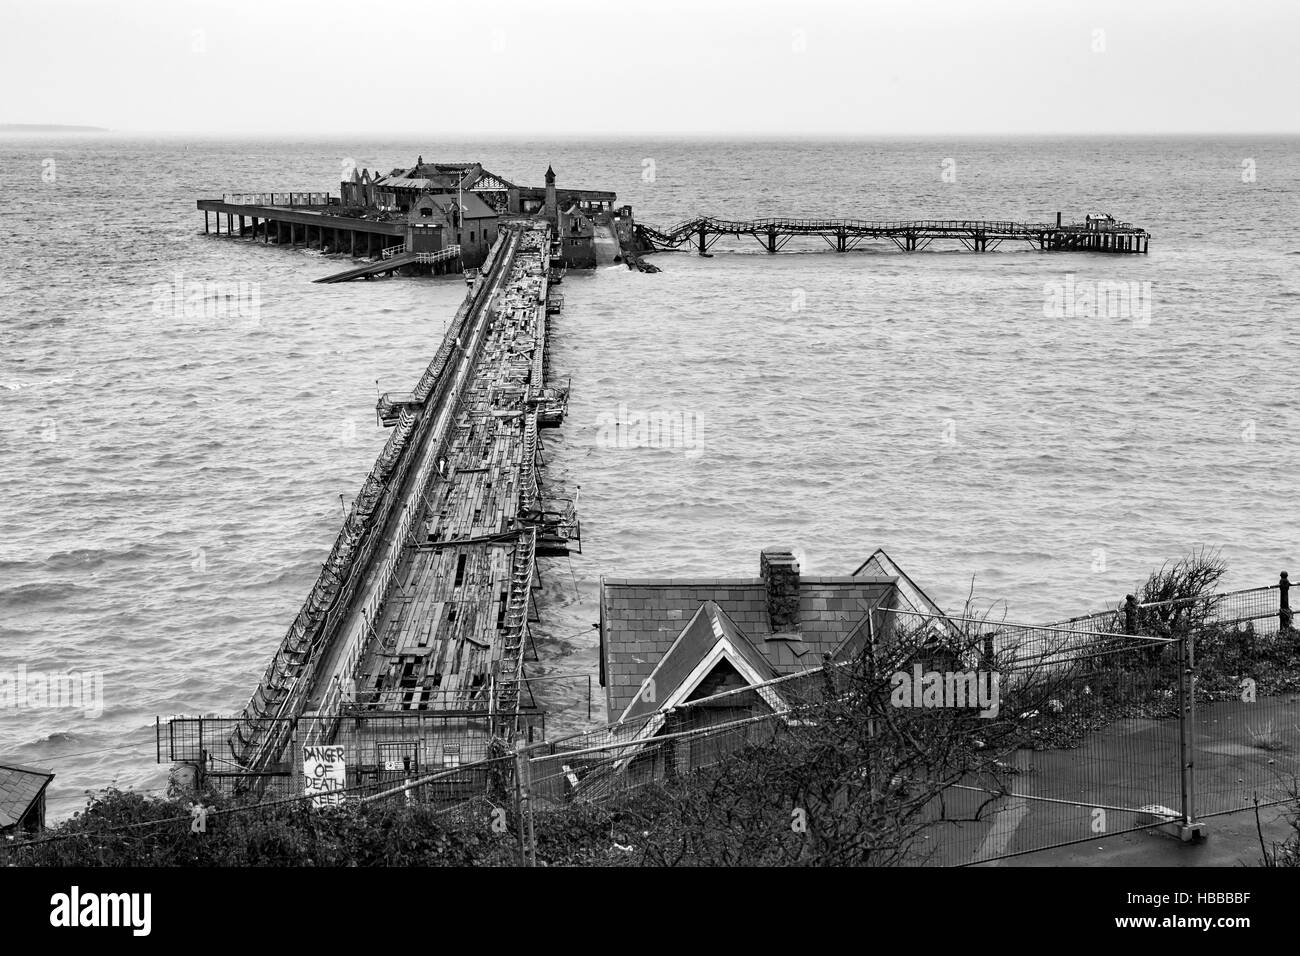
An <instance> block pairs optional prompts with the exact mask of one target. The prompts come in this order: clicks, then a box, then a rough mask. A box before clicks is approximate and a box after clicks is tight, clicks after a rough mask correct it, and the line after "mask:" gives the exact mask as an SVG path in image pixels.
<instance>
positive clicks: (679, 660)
mask: <svg viewBox="0 0 1300 956" xmlns="http://www.w3.org/2000/svg"><path fill="white" fill-rule="evenodd" d="M723 660H726V661H728V662H729V663H730V664H731V665H732V666H733V667H735V669H736V670H737V671H739V672H740V674H741V676H742V677H743V678H744V679H745V681H746V682H747V683H749V684H761V683H763V682H764V681H769V680H773V679H774V678H776V677H777V676H779V675H778V674H777V672H776V668H774V667H773V666H772V664H771V662H770V661H768V659H767V658H766V657H764V656H763V653H762V652H761V651H760V650H759V649H758V648H757V647H755V646H754V644H753V642H752V641H750V639H749V638H748V637H746V636H745V633H744V632H743V631H741V629H740V628H739V627H737V626H736V622H735V621H733V620H732V619H731V618H730V617H729V616H728V615H727V613H726V612H725V611H724V610H722V608H720V607H718V605H717V604H716V603H715V602H713V601H705V602H704V603H703V604H701V605H700V609H699V610H698V611H696V612H695V616H694V617H692V618H691V620H690V623H688V624H687V625H686V626H685V627H684V628H682V631H681V633H680V634H678V635H677V639H676V640H675V641H673V643H672V644H671V645H670V646H669V648H668V650H667V651H665V652H664V655H663V657H661V658H659V662H658V663H657V664H656V665H655V667H654V670H653V671H651V672H650V676H649V677H648V678H646V681H645V682H644V683H643V684H642V685H641V686H640V687H638V688H637V693H636V696H635V697H633V699H632V702H631V703H629V704H628V705H627V709H626V710H624V711H623V713H622V715H621V716H620V717H619V720H620V722H621V721H624V720H630V719H633V718H636V717H643V716H646V715H649V714H652V713H654V712H655V711H656V710H659V709H661V708H663V707H671V706H673V705H675V704H676V703H678V702H679V701H681V700H685V699H687V697H688V696H689V695H690V694H691V692H692V691H694V690H695V688H696V687H698V686H699V685H700V682H701V681H703V680H704V679H705V678H706V677H708V676H709V674H710V673H712V671H713V669H714V667H716V666H718V664H719V663H720V662H721V661H723ZM647 688H653V689H654V693H653V694H651V693H648V692H647Z"/></svg>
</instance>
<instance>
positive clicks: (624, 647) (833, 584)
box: [600, 575, 894, 717]
mask: <svg viewBox="0 0 1300 956" xmlns="http://www.w3.org/2000/svg"><path fill="white" fill-rule="evenodd" d="M601 585H602V586H601V608H600V616H601V638H602V645H603V660H602V662H601V663H602V674H603V676H604V683H605V693H606V697H607V700H608V704H609V714H610V716H611V717H613V716H615V715H618V714H622V713H623V712H624V711H626V710H627V708H628V705H629V704H630V703H632V701H633V699H634V698H635V697H636V696H637V694H638V693H639V690H640V688H641V686H642V684H643V683H644V681H645V679H646V678H647V677H649V676H650V675H651V673H652V672H653V671H654V669H655V667H656V666H657V665H658V664H659V662H660V660H661V659H662V658H663V657H664V655H665V654H666V653H667V652H668V650H669V648H671V647H672V645H673V644H674V643H675V642H676V640H677V638H678V637H679V636H680V635H681V634H682V633H683V629H684V627H685V626H686V624H688V623H689V622H690V621H691V619H692V618H693V617H694V616H695V615H696V614H697V612H698V611H699V610H700V607H701V605H703V604H705V603H706V602H712V603H714V604H716V605H717V607H718V608H719V610H720V611H721V612H722V613H724V614H725V615H726V616H727V618H728V619H729V620H730V621H732V622H733V623H734V624H735V626H736V628H737V629H738V631H740V632H741V633H743V634H744V635H745V636H746V637H747V639H748V641H749V642H750V643H751V645H752V646H753V647H754V648H755V649H756V650H757V651H758V652H759V653H760V654H762V656H763V658H764V659H765V660H766V661H767V663H768V664H769V665H770V666H771V668H772V670H773V671H774V672H775V674H776V675H777V676H781V675H785V674H793V673H797V672H799V671H803V670H812V669H813V668H815V667H819V666H820V665H821V663H822V656H823V655H824V654H832V653H834V652H836V651H837V650H838V649H839V648H840V646H841V645H842V644H843V643H844V641H845V639H846V638H848V637H849V635H850V634H851V633H852V632H853V631H854V630H855V629H856V628H857V627H858V626H859V624H860V623H861V622H862V620H863V618H864V617H865V616H866V615H867V614H868V613H869V612H870V611H872V610H874V609H875V608H876V607H878V606H880V605H881V604H882V603H884V602H887V601H889V600H890V599H891V595H892V594H893V593H894V578H892V577H872V576H866V575H858V576H854V577H809V576H804V577H802V578H801V579H800V581H799V630H798V632H786V633H781V634H773V633H772V627H771V622H770V620H769V618H768V611H767V587H766V585H765V584H764V582H763V579H762V578H694V579H683V578H642V579H627V578H606V579H604V580H603V581H602V582H601ZM658 691H659V693H658V696H659V697H660V699H661V700H662V699H664V698H665V697H666V696H667V695H668V694H669V693H670V692H671V688H665V687H663V686H660V687H659V688H658Z"/></svg>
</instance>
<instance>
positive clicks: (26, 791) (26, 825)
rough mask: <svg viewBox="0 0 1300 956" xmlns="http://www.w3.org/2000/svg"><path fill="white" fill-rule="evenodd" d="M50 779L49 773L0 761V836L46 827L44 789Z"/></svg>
mask: <svg viewBox="0 0 1300 956" xmlns="http://www.w3.org/2000/svg"><path fill="white" fill-rule="evenodd" d="M53 779H54V774H53V773H51V772H50V771H48V770H38V769H36V768H35V767H24V766H23V765H22V764H18V763H14V762H12V761H9V760H3V759H0V833H10V832H13V831H15V830H20V831H24V832H28V833H34V832H35V831H37V830H40V829H41V828H42V827H44V826H45V788H46V787H48V786H49V784H50V781H51V780H53Z"/></svg>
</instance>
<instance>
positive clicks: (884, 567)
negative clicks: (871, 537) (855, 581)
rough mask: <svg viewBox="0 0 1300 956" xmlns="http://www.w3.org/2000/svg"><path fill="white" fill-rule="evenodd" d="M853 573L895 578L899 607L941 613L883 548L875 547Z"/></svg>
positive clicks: (926, 612) (924, 612)
mask: <svg viewBox="0 0 1300 956" xmlns="http://www.w3.org/2000/svg"><path fill="white" fill-rule="evenodd" d="M853 573H854V575H860V574H865V575H870V576H884V577H892V578H897V579H898V590H899V597H900V599H901V600H900V602H899V604H900V606H901V607H909V609H910V610H913V611H920V612H921V613H923V614H936V615H942V614H943V609H942V608H940V607H939V605H938V604H936V603H935V602H934V601H932V600H930V595H928V594H926V593H925V592H924V591H923V590H921V587H920V585H918V584H917V583H916V582H915V581H913V580H912V579H911V577H909V576H908V573H907V572H906V571H904V570H903V569H902V568H900V567H899V566H898V565H897V564H896V563H895V562H894V559H893V558H891V557H890V556H889V555H888V554H886V553H885V549H884V548H877V549H876V550H875V551H873V552H872V554H871V557H869V558H867V560H865V561H863V562H862V564H861V566H860V567H859V568H858V569H857V570H856V571H854V572H853Z"/></svg>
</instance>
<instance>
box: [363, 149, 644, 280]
mask: <svg viewBox="0 0 1300 956" xmlns="http://www.w3.org/2000/svg"><path fill="white" fill-rule="evenodd" d="M617 198H618V197H617V196H616V194H615V193H613V192H610V191H607V190H598V189H560V188H559V187H558V186H557V185H556V176H555V171H554V170H553V169H552V168H550V167H547V170H546V184H545V185H544V186H536V187H534V186H519V185H516V184H515V183H512V182H510V181H509V180H508V179H505V178H504V177H502V176H499V175H497V174H496V173H493V172H489V171H488V170H486V169H484V168H483V166H482V164H481V163H426V162H425V161H424V158H423V157H420V158H419V159H418V160H417V161H416V164H415V165H414V166H412V167H410V168H409V169H394V170H393V171H392V172H390V173H388V174H387V175H380V174H378V173H374V174H372V173H371V172H370V171H369V170H368V169H363V170H353V173H352V178H351V179H350V180H347V181H345V182H343V183H341V184H340V189H339V205H340V206H341V207H342V210H343V211H345V214H346V213H355V214H360V215H373V214H380V215H390V216H403V217H405V219H406V221H407V224H408V227H409V228H408V231H407V244H408V245H407V247H408V248H409V249H410V250H411V251H414V252H437V251H439V250H441V249H443V248H446V247H447V246H451V245H459V246H460V247H461V255H462V258H463V259H464V262H465V264H466V265H467V266H476V265H478V264H480V263H481V262H482V261H483V259H484V258H485V257H486V255H487V251H488V249H489V248H491V246H492V243H493V242H494V241H495V240H496V235H497V222H498V220H499V219H501V218H508V217H511V216H540V217H542V218H545V219H548V220H549V221H550V222H551V224H552V225H553V226H554V227H555V230H556V235H557V236H560V237H567V239H568V240H569V241H564V242H562V243H561V253H562V255H563V256H564V259H565V264H566V265H570V266H575V267H579V268H581V267H590V266H595V265H596V259H597V257H596V252H595V242H596V240H595V236H596V233H597V231H598V223H606V224H607V223H610V222H611V221H612V215H613V213H614V203H615V201H616V200H617ZM627 212H628V213H629V214H630V210H627Z"/></svg>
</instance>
